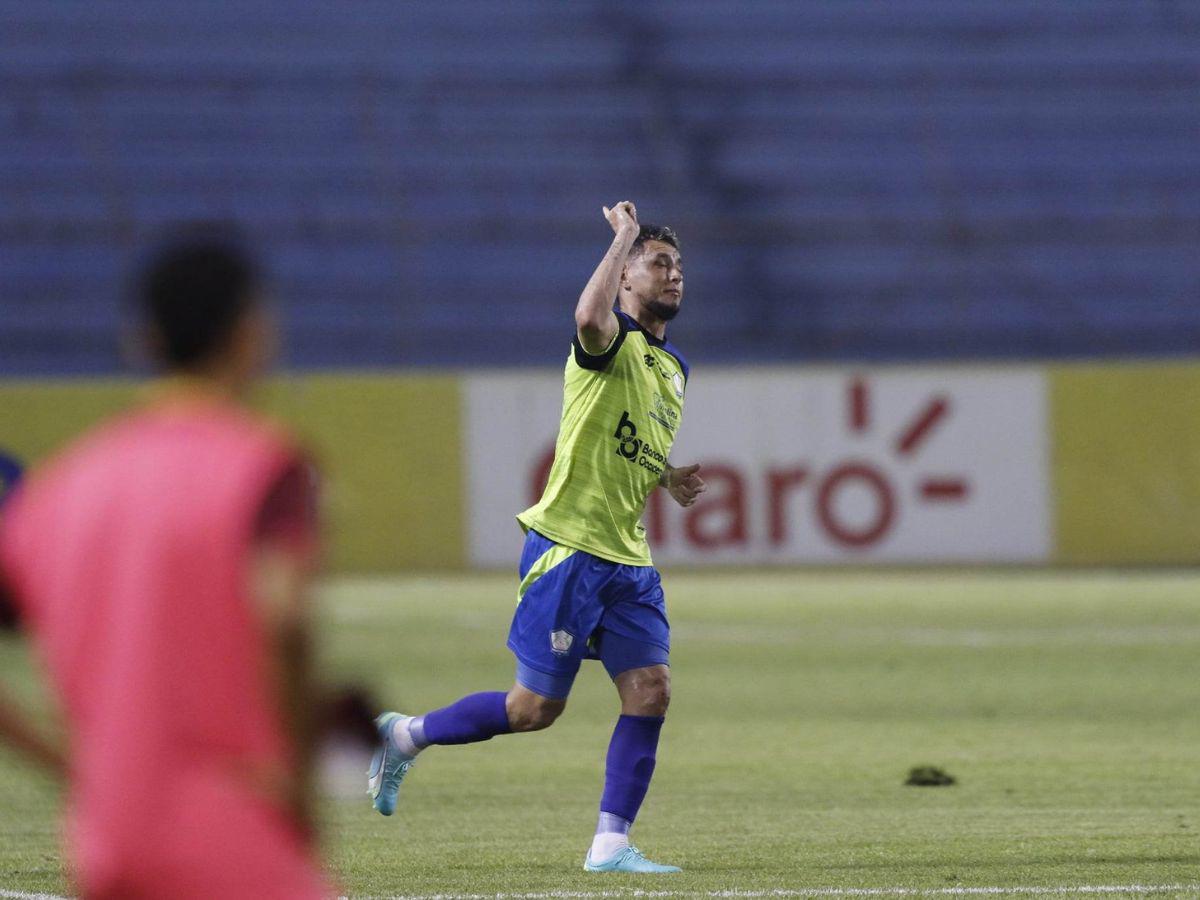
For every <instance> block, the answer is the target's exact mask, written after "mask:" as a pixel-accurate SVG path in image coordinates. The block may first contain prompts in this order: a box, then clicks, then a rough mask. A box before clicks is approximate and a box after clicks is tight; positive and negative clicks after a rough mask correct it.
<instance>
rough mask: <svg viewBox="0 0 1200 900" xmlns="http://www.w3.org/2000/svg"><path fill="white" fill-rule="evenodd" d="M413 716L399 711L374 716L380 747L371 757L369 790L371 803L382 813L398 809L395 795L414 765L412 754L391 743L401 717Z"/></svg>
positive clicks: (387, 814) (388, 813) (390, 812)
mask: <svg viewBox="0 0 1200 900" xmlns="http://www.w3.org/2000/svg"><path fill="white" fill-rule="evenodd" d="M407 718H411V717H410V716H402V715H400V713H394V712H390V713H384V714H383V715H381V716H379V717H378V718H376V719H375V728H376V730H377V731H378V732H379V749H378V750H376V751H375V755H374V756H372V757H371V768H370V770H368V772H367V793H368V794H370V795H371V805H372V806H374V807H375V809H376V810H377V811H378V812H379V813H380V814H381V815H385V816H390V815H391V814H392V813H394V812H395V811H396V797H397V796H398V795H399V793H400V782H402V781H403V780H404V776H405V775H407V774H408V770H409V769H411V768H412V767H413V762H414V761H415V760H414V759H413V757H411V756H409V755H408V754H406V753H401V752H400V751H399V750H397V749H396V745H395V744H394V743H392V726H393V725H395V724H396V722H398V721H400V720H401V719H407Z"/></svg>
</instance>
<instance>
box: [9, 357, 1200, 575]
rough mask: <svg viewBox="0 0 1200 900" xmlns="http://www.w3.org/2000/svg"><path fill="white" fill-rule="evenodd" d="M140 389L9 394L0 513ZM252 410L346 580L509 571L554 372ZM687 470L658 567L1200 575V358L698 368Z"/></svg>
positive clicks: (43, 384) (663, 507)
mask: <svg viewBox="0 0 1200 900" xmlns="http://www.w3.org/2000/svg"><path fill="white" fill-rule="evenodd" d="M144 394H145V391H144V389H143V386H142V385H140V384H138V383H136V382H133V381H87V380H74V379H58V380H45V381H35V380H25V381H16V380H13V381H4V382H0V495H2V494H3V491H4V489H5V488H7V487H9V486H11V485H12V484H13V483H14V482H15V481H16V479H17V477H18V475H19V472H20V471H21V470H22V469H26V470H28V469H29V468H30V467H32V466H35V465H36V464H37V463H38V462H39V461H40V460H42V459H44V458H45V457H46V456H47V455H48V454H49V453H51V452H53V451H54V450H55V449H56V448H58V447H60V446H62V445H63V443H64V442H66V441H68V440H70V439H71V438H72V437H74V436H75V435H77V434H78V433H79V432H80V431H82V430H83V429H85V428H88V427H90V426H91V425H93V424H94V423H96V422H98V421H99V420H101V419H104V418H106V417H108V416H111V415H115V414H119V412H120V411H121V410H123V409H126V408H128V407H129V406H131V405H136V404H137V403H138V402H141V399H142V398H143V397H144ZM259 402H260V404H261V405H262V406H263V408H264V409H266V410H268V411H270V412H272V413H274V414H275V415H277V416H278V417H279V418H281V419H283V420H284V421H285V422H286V423H288V425H289V426H290V427H291V428H292V429H293V430H294V431H295V433H296V435H297V437H298V439H299V440H300V441H301V442H302V444H303V445H304V446H306V447H307V448H308V449H309V450H310V452H311V453H312V456H313V459H314V460H315V461H316V463H317V464H318V466H319V468H320V470H321V472H322V474H323V491H322V498H323V503H322V508H323V516H322V518H323V521H324V522H325V525H326V535H327V540H326V563H327V565H328V569H329V570H330V571H340V572H371V571H376V572H389V571H417V570H423V569H428V570H434V569H464V568H503V569H509V570H511V569H512V568H513V567H515V565H516V562H517V559H518V557H519V555H520V550H521V542H522V535H521V531H520V528H519V527H518V526H517V524H516V520H515V518H514V516H515V515H516V514H517V513H518V512H520V511H521V510H522V509H524V508H525V507H527V506H529V505H530V504H531V503H533V501H534V499H535V497H536V496H537V495H538V493H539V492H540V490H541V485H542V483H543V481H544V480H545V478H546V475H547V473H548V471H549V468H550V464H551V462H552V461H553V458H554V439H555V435H556V434H557V431H558V422H559V416H560V414H561V409H562V372H561V370H560V371H557V372H556V371H552V370H545V369H539V370H536V371H522V372H494V371H488V372H482V371H481V372H467V373H447V374H444V375H426V374H399V373H371V374H367V373H359V374H354V373H339V374H336V375H335V374H328V373H325V374H322V373H313V374H293V375H287V376H282V377H280V378H278V379H276V380H275V381H273V382H272V383H271V384H270V385H268V386H267V387H266V389H265V390H264V392H263V394H262V396H261V397H260V398H259ZM635 412H636V411H630V413H631V414H634V413H635ZM612 429H613V435H614V441H613V452H616V451H617V448H618V447H620V448H622V449H623V450H624V451H626V452H627V453H628V452H629V451H630V450H632V449H633V444H632V443H631V442H630V441H627V440H625V441H623V440H617V437H618V435H617V432H618V431H621V422H620V421H614V422H613V423H612ZM622 433H623V434H624V435H625V436H626V437H627V436H628V429H626V431H625V432H622ZM641 452H642V448H638V450H637V452H636V453H634V454H633V456H632V458H630V459H629V463H630V464H631V465H639V464H641V462H642V460H641V459H640V458H639V454H640V453H641ZM670 461H671V462H672V463H673V464H675V465H683V464H687V463H691V462H699V463H701V464H702V466H703V469H702V470H701V471H702V474H703V476H704V478H705V479H706V480H707V482H708V485H709V490H708V492H707V493H705V494H704V495H703V496H702V497H701V499H700V501H699V502H698V503H697V504H696V505H695V506H693V507H691V508H690V509H687V510H684V509H681V508H679V507H677V506H675V504H674V503H673V502H672V501H671V499H670V498H669V497H668V496H667V495H666V493H665V492H664V491H661V490H658V491H655V492H654V493H653V494H651V497H650V502H649V504H648V506H647V508H646V513H645V516H644V522H645V525H646V528H647V531H648V533H649V538H650V545H651V550H652V552H653V554H654V559H655V562H656V563H659V564H663V565H671V564H677V563H678V564H687V565H791V564H818V565H847V566H857V565H875V564H895V565H923V564H930V565H938V564H945V565H959V564H962V565H970V564H976V563H978V564H985V565H1009V564H1015V565H1021V564H1032V565H1037V564H1058V565H1121V566H1139V565H1195V564H1197V563H1200V365H1197V364H1196V363H1194V362H1186V361H1184V362H1131V363H1067V364H1057V365H1049V366H1034V365H1026V366H1011V367H1003V366H1001V367H982V366H960V367H954V366H947V367H942V366H927V367H925V366H921V367H900V366H898V367H868V368H862V369H858V368H850V367H846V368H801V367H786V368H785V367H780V368H756V369H731V368H713V367H708V366H704V367H697V368H696V369H695V370H694V371H693V373H692V378H691V380H690V382H689V383H688V384H687V385H686V391H685V397H684V409H683V421H682V424H681V426H680V428H679V436H678V439H677V440H676V443H675V446H674V448H673V449H672V451H671V454H670ZM645 463H646V464H647V465H657V464H658V460H657V458H655V457H653V456H648V457H647V459H646V460H645Z"/></svg>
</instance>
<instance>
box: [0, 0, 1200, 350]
mask: <svg viewBox="0 0 1200 900" xmlns="http://www.w3.org/2000/svg"><path fill="white" fill-rule="evenodd" d="M1197 9H1198V8H1197V5H1196V4H1194V3H1187V2H1182V0H1180V2H1170V0H1160V2H1157V3H1128V2H1124V0H1094V2H1089V3H1074V2H1065V0H1064V2H1045V0H992V2H979V3H962V2H960V0H912V2H907V3H904V4H887V3H876V2H868V0H843V2H839V3H832V4H806V3H795V2H783V0H762V2H749V3H747V2H742V0H691V2H688V3H682V4H680V3H667V2H647V0H639V2H624V0H622V2H601V0H587V2H558V0H510V2H490V0H468V2H456V3H438V4H435V3H404V4H397V3H392V2H383V0H368V2H363V3H356V4H351V5H346V4H300V5H297V4H285V3H282V2H279V0H247V2H243V3H239V4H231V5H225V6H213V5H207V4H205V5H201V4H192V3H188V2H183V0H163V2H158V3H154V4H142V3H135V2H132V0H121V2H113V3H106V4H95V3H90V2H86V0H60V2H55V3H29V2H24V0H0V85H2V88H0V306H2V308H3V316H2V317H0V373H2V374H49V373H110V372H117V371H120V370H121V369H122V367H123V365H124V364H123V363H122V360H121V358H120V355H119V353H118V351H117V337H118V333H119V328H120V321H121V319H120V315H119V300H120V297H121V293H122V290H123V287H124V285H125V283H126V279H127V277H128V275H129V272H130V269H131V266H132V265H133V263H134V261H135V259H136V253H137V252H138V251H139V249H140V248H142V247H144V245H145V243H146V242H147V241H148V240H150V239H151V238H152V237H153V236H154V235H155V234H157V233H158V231H159V229H161V228H162V227H163V226H164V225H166V224H169V223H172V222H176V221H179V220H182V219H192V218H205V219H231V220H235V221H238V222H240V223H243V224H244V225H245V227H246V228H247V230H248V231H249V232H250V233H251V234H252V235H253V237H254V238H255V239H256V240H257V241H258V242H259V244H260V245H261V247H262V249H263V251H264V255H265V256H266V258H267V260H268V262H269V263H270V265H271V268H272V271H273V273H274V275H275V282H276V294H277V295H278V297H279V298H280V302H281V309H282V313H283V317H284V321H285V324H286V328H287V333H288V339H289V357H288V362H289V364H291V365H295V366H299V367H313V366H320V367H324V366H397V365H401V366H403V365H435V366H442V365H527V364H557V361H558V360H559V359H560V358H561V357H563V356H564V355H565V352H566V341H567V340H568V338H569V336H570V333H571V316H570V313H571V309H572V306H573V304H574V301H575V298H576V297H577V295H578V292H579V289H580V288H581V286H582V285H583V283H584V281H585V280H586V278H587V276H588V274H589V272H590V270H591V267H592V266H593V265H594V264H595V262H596V260H597V259H598V258H599V256H600V254H601V253H602V251H603V248H604V246H605V245H606V243H607V240H608V232H607V226H606V225H605V223H604V222H603V221H602V220H601V219H600V217H599V207H600V205H601V204H602V203H606V202H610V201H613V200H617V199H622V198H625V197H631V198H633V199H635V200H637V201H638V203H639V207H640V209H641V210H642V213H643V217H644V218H646V219H649V220H655V221H659V220H661V221H668V222H670V223H672V224H675V225H676V226H677V228H678V230H679V231H680V233H681V235H682V237H683V240H684V242H685V246H684V250H685V257H686V261H687V262H686V264H687V273H688V274H687V281H688V289H687V299H686V301H685V311H684V314H683V315H682V316H681V317H680V319H679V320H678V322H677V323H675V325H673V326H672V327H673V332H672V337H673V338H674V339H675V340H676V341H677V342H678V343H679V344H680V346H682V347H683V348H684V349H685V350H686V351H687V352H688V354H689V357H691V358H692V360H693V362H695V363H700V364H702V363H704V362H723V363H731V362H747V361H751V362H753V361H768V360H807V359H822V360H825V359H865V360H872V359H880V360H882V359H888V360H891V359H922V358H964V357H988V358H991V357H1044V356H1075V355H1089V354H1104V355H1121V354H1137V355H1143V354H1164V353H1188V352H1193V353H1194V352H1195V350H1196V347H1197V346H1198V342H1200V302H1197V301H1198V300H1200V297H1198V296H1197V294H1198V288H1200V249H1198V248H1200V12H1197Z"/></svg>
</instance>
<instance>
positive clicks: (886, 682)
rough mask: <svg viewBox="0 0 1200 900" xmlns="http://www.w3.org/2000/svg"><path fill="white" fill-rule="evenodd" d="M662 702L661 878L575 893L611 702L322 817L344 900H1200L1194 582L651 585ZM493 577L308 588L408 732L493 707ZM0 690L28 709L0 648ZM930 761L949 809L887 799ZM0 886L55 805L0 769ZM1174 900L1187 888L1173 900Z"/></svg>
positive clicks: (30, 862) (588, 680)
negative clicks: (919, 897)
mask: <svg viewBox="0 0 1200 900" xmlns="http://www.w3.org/2000/svg"><path fill="white" fill-rule="evenodd" d="M666 583H667V589H668V596H669V598H670V602H671V613H672V620H673V623H674V626H675V651H674V654H673V663H674V666H673V671H674V688H675V697H674V700H673V703H672V708H671V714H670V716H669V718H668V722H667V726H666V728H665V731H664V736H663V744H662V747H661V749H660V753H659V768H658V773H657V775H656V777H655V782H654V786H653V788H652V789H651V793H650V797H649V799H648V802H647V805H646V807H645V809H644V810H643V815H642V817H641V819H640V821H639V823H638V826H637V828H636V830H635V837H636V840H637V843H638V844H639V845H640V846H641V848H642V849H643V850H644V851H646V852H647V854H648V855H650V856H651V857H652V858H654V859H659V860H661V861H665V862H673V863H678V864H680V865H682V866H684V868H685V869H686V871H685V873H684V874H683V875H679V876H669V877H660V878H657V879H650V880H647V879H646V878H644V877H643V878H641V879H636V878H631V877H630V876H597V875H587V874H585V873H583V872H582V871H580V865H581V863H582V859H583V854H584V851H585V849H586V847H587V844H588V841H589V837H590V832H591V828H592V825H593V820H594V816H595V808H596V801H597V798H598V796H599V791H600V780H601V777H602V769H603V760H604V751H605V745H606V742H607V737H608V732H609V730H610V729H611V727H612V722H613V718H614V716H615V715H616V712H617V707H616V704H615V698H614V694H613V691H612V688H611V686H610V685H609V684H608V682H607V681H606V680H605V678H604V675H603V670H602V669H600V668H599V666H598V665H597V664H589V665H588V666H586V667H585V670H584V672H583V673H582V674H581V676H580V679H579V682H578V683H577V686H576V690H575V693H574V695H573V696H572V700H571V704H570V706H569V707H568V710H567V713H566V714H565V715H564V717H563V718H562V719H561V720H560V721H559V722H558V724H556V725H555V726H554V728H552V729H551V730H550V731H548V732H545V733H541V734H535V735H522V736H516V737H509V738H502V739H497V740H494V741H492V742H491V743H488V744H485V745H481V746H475V747H455V748H434V749H433V750H431V751H430V752H429V753H427V754H426V755H425V756H423V757H422V758H421V760H420V763H419V764H418V766H417V768H416V769H414V770H413V772H412V774H411V775H410V776H409V781H408V782H406V784H405V787H404V790H403V792H402V794H401V808H400V810H399V812H398V813H397V815H396V816H395V817H394V818H392V819H384V818H382V817H380V816H378V815H377V814H375V813H374V812H373V811H372V810H371V809H370V807H369V803H368V801H367V800H366V797H365V795H363V796H362V797H361V798H359V797H355V798H354V799H353V800H331V801H330V802H329V803H328V804H327V809H326V824H325V834H326V837H327V840H326V844H327V850H328V859H329V862H330V865H331V867H332V869H333V870H334V871H335V872H336V873H337V876H338V877H339V878H340V880H341V883H342V885H343V886H344V888H345V890H346V891H347V893H349V894H350V895H351V896H356V897H357V896H390V895H395V894H431V893H455V892H470V893H479V894H488V895H494V894H496V893H499V892H508V893H514V892H539V891H550V890H562V891H576V892H578V891H584V892H594V891H601V890H603V891H624V890H633V889H635V888H642V889H653V890H667V889H669V890H672V891H680V892H707V891H723V890H746V891H755V890H758V891H761V890H771V889H777V888H778V889H792V890H795V889H803V888H818V887H820V888H835V887H836V888H869V887H913V888H917V887H919V888H942V887H947V886H955V885H963V886H997V887H999V886H1018V885H1019V886H1055V887H1068V886H1086V885H1132V884H1145V885H1164V884H1172V883H1180V884H1187V885H1197V884H1200V677H1198V676H1200V576H1191V575H1182V574H1160V575H1152V574H1132V575H1120V574H1112V573H1073V574H1036V573H1035V574H1029V573H1017V574H1004V573H999V574H997V573H985V574H954V573H951V574H934V575H924V574H911V573H901V574H897V573H890V572H889V573H877V574H861V573H859V574H825V573H817V574H813V573H803V572H801V573H796V572H782V571H781V572H769V573H764V574H757V575H753V576H750V575H739V574H733V573H721V574H704V575H700V574H691V573H677V574H672V573H668V574H667V576H666ZM514 593H515V582H514V581H513V579H512V578H509V577H501V576H488V577H463V578H425V579H405V580H394V581H384V580H373V581H366V580H345V581H338V582H335V583H332V584H330V585H328V587H327V588H326V590H325V591H324V592H323V595H322V599H323V605H322V608H323V619H324V623H325V634H326V641H325V643H326V651H327V652H326V655H327V657H328V669H329V671H330V674H331V676H334V677H337V678H344V679H354V680H364V679H365V680H369V681H371V682H372V683H373V686H374V688H375V690H376V691H377V692H378V694H379V695H380V696H381V697H383V698H386V700H387V701H388V702H389V704H393V705H395V706H396V707H397V708H399V709H402V710H405V711H421V710H424V709H428V708H431V707H433V706H437V705H441V704H444V703H447V702H449V701H451V700H454V699H455V698H456V697H458V696H459V695H461V694H463V693H465V692H468V691H475V690H486V689H497V688H504V687H506V686H507V685H508V684H509V682H510V679H511V668H512V666H511V659H510V657H509V655H508V652H507V651H506V650H505V649H504V635H505V633H506V629H507V624H508V618H509V615H510V613H511V608H512V603H513V599H514ZM0 677H3V679H4V680H5V682H6V683H8V684H10V685H16V687H17V689H18V690H19V691H21V692H22V693H23V694H24V695H25V696H27V697H31V696H33V690H34V689H33V687H32V682H31V680H30V677H29V674H28V669H27V667H26V664H25V662H24V660H23V657H22V655H21V654H20V652H19V651H17V650H16V649H15V648H14V647H13V646H12V645H11V644H9V645H4V646H2V647H0ZM922 764H928V765H936V766H940V767H942V768H944V769H945V770H947V771H948V772H949V773H951V774H952V775H954V776H955V777H956V778H957V779H958V784H957V785H955V786H952V787H940V788H930V787H905V786H904V784H903V782H904V780H905V777H906V776H907V774H908V771H909V769H910V768H912V767H913V766H916V765H922ZM0 811H2V813H3V814H2V815H0V890H3V889H7V890H24V891H34V890H45V891H57V892H62V891H65V890H66V887H65V884H64V881H63V879H62V876H61V873H60V867H59V863H58V856H57V852H56V848H55V834H56V825H55V816H56V814H57V808H56V801H55V795H54V792H53V791H52V789H51V788H50V787H49V786H48V785H46V784H45V783H44V782H43V781H40V780H39V779H37V778H36V777H32V776H31V773H30V772H29V770H27V769H24V768H21V767H18V766H17V765H16V763H15V762H14V761H13V760H12V758H11V757H4V758H3V759H0ZM1181 893H1182V894H1184V895H1189V896H1194V895H1195V894H1196V889H1194V888H1193V889H1191V890H1190V891H1182V892H1181Z"/></svg>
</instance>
